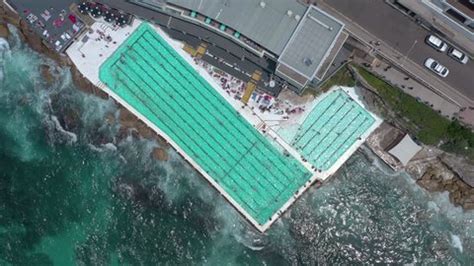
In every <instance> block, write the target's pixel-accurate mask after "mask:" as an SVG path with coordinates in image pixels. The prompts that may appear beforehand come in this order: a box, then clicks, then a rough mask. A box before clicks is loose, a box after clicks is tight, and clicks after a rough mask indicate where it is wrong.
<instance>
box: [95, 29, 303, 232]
mask: <svg viewBox="0 0 474 266" xmlns="http://www.w3.org/2000/svg"><path fill="white" fill-rule="evenodd" d="M99 76H100V79H101V81H102V82H104V83H105V84H106V85H107V86H108V87H109V88H110V89H111V90H112V91H114V92H115V93H116V94H117V95H118V96H120V97H121V98H122V99H124V100H125V101H126V102H127V103H129V104H130V105H131V106H133V107H134V108H135V109H136V110H137V111H138V112H140V113H141V114H142V115H144V116H145V117H147V119H148V120H149V121H151V122H152V123H154V124H155V125H156V126H157V127H158V128H160V129H161V130H162V131H163V132H165V133H166V134H167V135H168V136H170V137H171V138H172V139H173V141H174V142H175V143H176V144H178V145H179V147H180V148H181V149H182V150H184V151H185V152H186V153H187V154H188V155H189V156H190V157H192V158H193V160H194V161H195V162H197V163H198V164H199V165H200V166H201V168H202V169H204V171H206V173H207V174H209V175H210V176H211V177H212V178H213V179H214V180H215V181H216V182H217V183H218V184H219V185H220V186H221V187H222V188H223V189H224V190H225V191H226V192H227V193H228V194H229V195H230V196H231V197H232V198H233V199H234V200H235V201H236V202H237V203H238V204H239V205H240V206H241V207H242V208H244V209H245V210H246V211H247V212H248V213H249V214H250V215H251V216H252V217H253V218H254V219H255V220H256V221H257V222H258V223H259V224H261V225H263V224H265V223H266V222H267V221H268V220H269V219H270V218H271V216H272V215H273V214H274V213H275V212H276V211H277V210H278V209H280V208H281V207H282V206H283V204H284V203H285V202H287V201H288V200H289V199H290V198H291V197H292V196H293V195H294V194H295V193H296V192H297V191H298V189H299V188H300V187H301V186H303V185H304V184H305V183H306V182H307V181H308V180H309V179H310V177H311V173H310V172H309V171H308V170H307V169H306V168H304V167H303V166H302V165H301V164H300V163H299V162H298V161H297V160H296V159H294V158H293V157H288V156H285V155H284V154H283V153H282V152H280V151H279V150H278V149H277V148H276V147H274V146H273V145H272V144H271V143H269V142H268V141H267V140H266V139H265V137H264V136H262V135H261V134H260V133H259V132H257V131H256V130H255V129H254V128H253V127H252V126H251V125H250V124H249V123H248V122H247V121H246V120H245V119H244V118H243V117H242V116H241V115H240V114H239V113H238V112H237V111H236V110H235V109H234V108H233V107H232V106H231V105H230V104H229V103H228V102H226V100H225V99H224V98H223V97H222V96H221V95H220V94H219V93H218V92H217V91H216V90H215V89H214V88H212V87H211V85H210V84H209V83H208V82H207V81H206V80H205V79H204V78H203V77H201V76H200V75H199V73H197V72H196V71H195V69H193V68H192V66H190V65H189V63H188V62H187V61H186V60H184V59H183V58H182V57H181V56H180V55H179V54H178V53H177V52H176V51H175V50H174V49H173V48H172V47H171V46H170V45H169V44H168V43H167V42H166V41H165V40H164V39H163V38H162V37H161V36H160V35H158V34H157V33H156V31H155V30H154V29H153V28H151V27H150V26H149V25H147V24H145V23H144V24H143V25H141V26H140V27H139V28H138V29H137V30H136V31H135V32H134V33H133V34H132V35H131V36H130V37H129V38H128V39H127V40H126V41H125V43H124V44H123V45H122V46H121V47H120V48H119V49H118V50H117V51H116V52H115V53H114V54H113V55H112V56H111V57H110V58H108V59H107V61H106V62H105V63H104V64H103V65H102V66H101V68H100V73H99Z"/></svg>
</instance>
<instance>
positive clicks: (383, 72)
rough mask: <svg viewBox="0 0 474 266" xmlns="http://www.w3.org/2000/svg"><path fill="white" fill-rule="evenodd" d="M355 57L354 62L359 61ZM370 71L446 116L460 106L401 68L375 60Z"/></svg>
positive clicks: (452, 115) (451, 115) (455, 115)
mask: <svg viewBox="0 0 474 266" xmlns="http://www.w3.org/2000/svg"><path fill="white" fill-rule="evenodd" d="M358 61H359V60H358V59H357V58H356V59H354V62H356V63H359V62H358ZM370 71H371V72H373V73H374V74H376V75H378V76H379V77H380V78H382V79H383V80H385V81H386V82H388V83H390V84H392V85H393V86H395V87H397V88H399V89H401V90H402V91H403V92H405V93H407V94H408V95H411V96H413V97H415V98H416V99H417V100H419V101H422V102H424V103H425V104H427V105H429V106H430V107H431V108H433V109H434V110H435V111H438V112H440V113H441V114H442V115H443V116H445V117H447V118H452V117H457V115H458V113H459V111H460V108H459V106H457V105H456V104H454V103H452V102H450V101H447V100H446V99H445V98H443V97H441V96H440V95H438V94H436V93H434V92H433V91H432V90H430V89H429V88H427V87H426V86H424V85H423V84H421V83H420V82H418V81H416V80H414V79H412V78H409V77H408V76H407V75H406V74H405V73H403V72H402V71H401V70H399V69H397V68H394V67H391V66H389V64H388V63H386V62H383V61H380V60H377V59H376V62H374V64H373V66H372V67H371V69H370Z"/></svg>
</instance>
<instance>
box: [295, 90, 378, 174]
mask: <svg viewBox="0 0 474 266" xmlns="http://www.w3.org/2000/svg"><path fill="white" fill-rule="evenodd" d="M375 122H376V120H375V118H374V117H373V116H372V115H371V114H370V113H369V112H368V111H367V110H365V108H364V107H362V106H361V105H360V104H359V103H357V102H356V101H354V100H353V99H352V98H351V97H350V96H349V95H348V94H347V93H346V92H345V91H344V90H342V89H337V90H334V91H333V92H331V93H329V95H326V96H325V97H324V98H323V99H322V100H321V101H320V102H318V103H317V104H316V106H315V107H314V108H313V110H311V112H310V113H309V114H308V116H307V117H306V119H305V120H304V121H303V123H302V124H301V125H300V127H299V128H298V132H297V133H296V135H295V137H294V139H293V141H292V145H293V147H295V148H296V150H298V152H300V154H301V155H303V157H304V158H305V159H306V160H308V162H309V163H311V164H312V165H313V166H315V167H316V168H317V169H319V170H322V171H325V170H328V169H329V168H330V167H331V166H332V165H333V164H334V163H335V162H336V161H337V160H338V159H339V158H340V157H341V156H342V155H343V154H344V153H345V152H346V151H347V150H348V149H349V148H350V147H351V146H352V145H353V144H354V143H355V142H356V141H357V140H359V139H360V137H361V136H362V135H363V134H365V133H366V132H367V130H369V128H370V127H372V125H373V124H374V123H375Z"/></svg>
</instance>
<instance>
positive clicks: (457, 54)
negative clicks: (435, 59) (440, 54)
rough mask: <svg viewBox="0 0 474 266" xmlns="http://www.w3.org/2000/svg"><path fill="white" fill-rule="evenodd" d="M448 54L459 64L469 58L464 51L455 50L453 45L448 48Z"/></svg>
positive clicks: (464, 62)
mask: <svg viewBox="0 0 474 266" xmlns="http://www.w3.org/2000/svg"><path fill="white" fill-rule="evenodd" d="M448 55H449V56H451V58H453V59H454V60H456V61H458V62H459V63H461V64H467V61H468V60H469V59H468V57H467V55H466V54H465V53H463V52H461V51H459V50H457V49H456V48H454V47H451V48H449V50H448Z"/></svg>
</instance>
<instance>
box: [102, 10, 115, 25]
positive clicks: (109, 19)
mask: <svg viewBox="0 0 474 266" xmlns="http://www.w3.org/2000/svg"><path fill="white" fill-rule="evenodd" d="M104 19H105V21H107V22H112V21H114V19H115V15H114V14H113V13H111V12H110V11H108V10H107V11H105V15H104Z"/></svg>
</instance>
